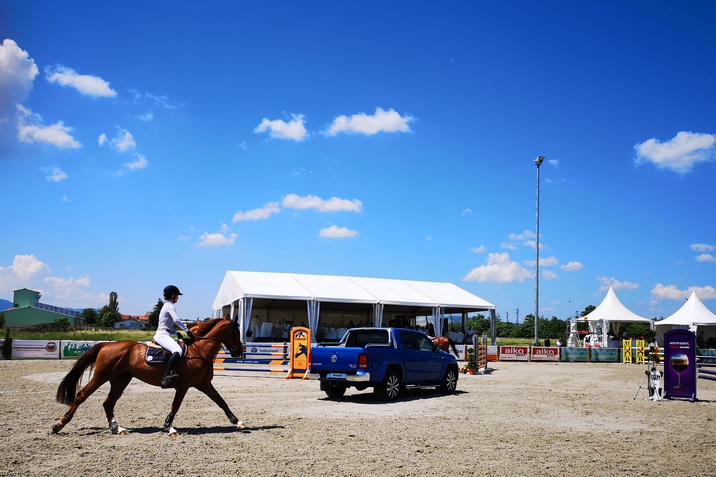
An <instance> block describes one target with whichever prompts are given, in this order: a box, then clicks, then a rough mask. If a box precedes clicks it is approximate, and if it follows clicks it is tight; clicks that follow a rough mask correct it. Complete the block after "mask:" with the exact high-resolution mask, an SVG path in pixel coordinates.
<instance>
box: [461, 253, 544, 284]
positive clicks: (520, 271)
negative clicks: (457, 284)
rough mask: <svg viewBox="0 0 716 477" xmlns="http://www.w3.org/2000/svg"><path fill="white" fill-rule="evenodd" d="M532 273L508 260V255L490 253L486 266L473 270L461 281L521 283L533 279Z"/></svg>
mask: <svg viewBox="0 0 716 477" xmlns="http://www.w3.org/2000/svg"><path fill="white" fill-rule="evenodd" d="M533 277H534V273H533V272H531V271H530V270H527V269H525V268H523V267H522V266H521V265H520V264H519V263H517V262H514V261H512V260H510V254H509V253H491V254H489V256H488V258H487V264H486V265H482V266H480V267H477V268H473V269H472V270H470V272H469V273H468V274H467V275H466V276H465V277H463V279H462V280H463V281H466V282H470V281H475V282H497V283H510V282H514V281H518V282H522V281H525V280H527V279H528V278H533Z"/></svg>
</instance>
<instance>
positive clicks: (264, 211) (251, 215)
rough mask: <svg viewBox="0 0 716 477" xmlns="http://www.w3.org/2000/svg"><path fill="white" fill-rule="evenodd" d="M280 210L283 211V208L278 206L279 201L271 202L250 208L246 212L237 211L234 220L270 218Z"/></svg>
mask: <svg viewBox="0 0 716 477" xmlns="http://www.w3.org/2000/svg"><path fill="white" fill-rule="evenodd" d="M279 212H281V208H280V207H279V206H278V202H269V203H268V204H266V205H264V206H263V207H260V208H258V209H253V210H248V211H246V212H239V211H237V212H236V213H235V214H234V218H233V219H232V222H240V221H244V220H262V219H268V218H269V217H271V215H273V214H278V213H279Z"/></svg>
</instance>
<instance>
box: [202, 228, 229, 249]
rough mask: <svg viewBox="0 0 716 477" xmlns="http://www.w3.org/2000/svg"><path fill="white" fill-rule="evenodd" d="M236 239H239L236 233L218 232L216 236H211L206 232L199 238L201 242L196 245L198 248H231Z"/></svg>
mask: <svg viewBox="0 0 716 477" xmlns="http://www.w3.org/2000/svg"><path fill="white" fill-rule="evenodd" d="M236 237H238V234H236V233H226V232H224V233H222V232H217V233H214V234H210V233H209V232H204V233H203V234H201V236H200V237H199V242H198V243H197V244H196V246H197V247H221V246H223V245H226V246H227V247H230V246H231V245H233V244H234V242H235V241H236Z"/></svg>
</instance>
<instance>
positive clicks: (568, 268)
mask: <svg viewBox="0 0 716 477" xmlns="http://www.w3.org/2000/svg"><path fill="white" fill-rule="evenodd" d="M559 268H561V269H562V270H564V271H565V272H576V271H579V270H581V269H583V268H584V265H582V264H581V263H579V262H569V263H568V264H566V265H561V266H560V267H559Z"/></svg>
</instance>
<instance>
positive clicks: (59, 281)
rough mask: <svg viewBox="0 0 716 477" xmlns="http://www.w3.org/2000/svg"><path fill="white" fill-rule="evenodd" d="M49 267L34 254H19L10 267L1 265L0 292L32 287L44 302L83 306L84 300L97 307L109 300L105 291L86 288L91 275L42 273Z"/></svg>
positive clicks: (46, 271)
mask: <svg viewBox="0 0 716 477" xmlns="http://www.w3.org/2000/svg"><path fill="white" fill-rule="evenodd" d="M49 271H50V267H49V266H47V265H46V264H45V263H43V262H41V261H40V260H38V259H37V258H36V257H35V256H34V255H16V256H15V259H14V262H13V264H12V265H11V266H9V267H7V268H3V267H1V266H0V292H3V293H6V292H8V291H12V290H17V289H18V288H30V289H32V290H35V291H38V292H40V293H41V294H42V302H43V303H48V304H52V305H56V306H72V307H76V308H81V307H83V305H85V304H86V305H87V306H91V307H97V306H99V305H101V303H102V302H105V303H106V301H107V298H108V296H107V295H106V294H103V293H98V294H90V293H87V292H86V290H85V289H86V288H87V287H89V286H90V285H91V284H92V283H91V280H90V277H89V275H84V276H82V277H80V278H61V277H57V276H43V275H47V273H49ZM43 284H44V285H45V286H46V288H45V287H43Z"/></svg>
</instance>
